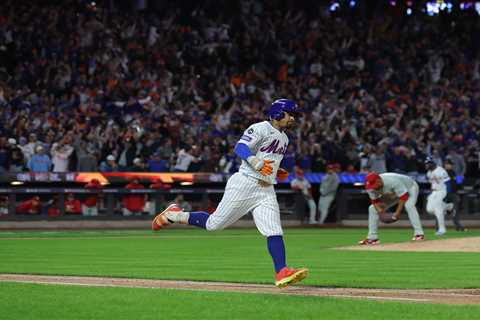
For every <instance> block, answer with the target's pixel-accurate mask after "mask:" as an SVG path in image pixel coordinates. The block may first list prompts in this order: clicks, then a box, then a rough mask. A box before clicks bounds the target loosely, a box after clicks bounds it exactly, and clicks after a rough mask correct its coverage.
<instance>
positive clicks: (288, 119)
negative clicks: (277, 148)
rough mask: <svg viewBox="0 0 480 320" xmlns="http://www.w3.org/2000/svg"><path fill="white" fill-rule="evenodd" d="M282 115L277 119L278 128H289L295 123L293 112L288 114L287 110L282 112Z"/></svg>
mask: <svg viewBox="0 0 480 320" xmlns="http://www.w3.org/2000/svg"><path fill="white" fill-rule="evenodd" d="M283 114H284V116H283V118H282V119H280V120H278V126H279V127H280V128H291V127H293V125H294V124H295V117H294V116H293V114H290V113H288V112H284V113H283Z"/></svg>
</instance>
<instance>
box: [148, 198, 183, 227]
mask: <svg viewBox="0 0 480 320" xmlns="http://www.w3.org/2000/svg"><path fill="white" fill-rule="evenodd" d="M180 212H182V208H180V207H179V206H178V205H176V204H175V203H174V204H171V205H169V206H168V207H167V208H166V209H165V210H163V211H162V212H161V213H159V214H157V215H156V216H155V218H154V219H153V220H152V230H153V231H157V230H160V229H162V228H165V227H166V226H168V225H169V224H172V223H175V221H172V220H170V219H168V215H169V214H172V213H173V214H178V213H180Z"/></svg>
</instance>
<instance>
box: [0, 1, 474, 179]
mask: <svg viewBox="0 0 480 320" xmlns="http://www.w3.org/2000/svg"><path fill="white" fill-rule="evenodd" d="M199 3H201V4H198V5H197V6H193V7H192V6H187V7H185V6H180V5H176V4H174V2H171V4H170V5H168V6H165V8H164V10H162V11H158V12H157V11H155V10H143V11H138V12H134V13H132V12H128V13H120V11H119V10H115V8H113V9H112V8H105V7H91V6H87V5H85V4H84V2H83V1H63V2H60V4H57V5H45V4H43V5H41V4H35V3H30V2H28V3H26V2H22V1H13V0H6V1H4V3H3V4H2V6H1V7H0V119H1V120H0V121H1V126H0V171H14V172H18V171H28V170H30V171H34V172H42V171H56V172H64V171H96V170H100V171H146V170H149V171H206V172H209V171H217V172H233V171H235V170H236V169H237V167H238V165H239V159H238V158H237V157H236V156H235V155H234V154H233V147H234V145H235V143H236V141H237V140H238V138H239V137H240V136H241V134H242V132H243V130H245V129H246V128H247V127H248V126H249V125H250V124H251V123H253V122H257V121H262V120H264V119H265V115H264V110H265V109H266V108H267V107H268V105H269V104H270V103H271V101H272V100H274V99H276V98H279V97H288V98H292V99H294V100H295V101H297V102H298V103H299V104H300V105H301V107H302V108H303V109H305V111H306V112H305V115H304V116H303V117H301V118H300V119H298V126H297V127H296V128H295V129H293V130H292V132H291V134H290V136H291V139H290V145H289V147H288V151H287V154H286V156H285V159H284V164H283V166H284V167H286V168H287V169H288V170H292V169H293V167H294V166H295V165H299V166H300V167H301V168H303V170H305V171H306V172H310V171H313V172H319V171H324V170H325V166H326V165H327V164H329V163H338V164H339V165H340V166H341V169H342V170H343V171H347V172H359V171H360V172H362V171H366V170H368V169H373V170H376V171H377V172H384V171H386V170H388V171H395V172H406V173H415V172H422V171H424V167H423V161H424V159H425V157H426V156H427V155H430V156H432V157H433V158H434V159H435V161H436V162H438V163H439V164H441V163H442V162H443V161H445V160H446V159H450V160H451V161H452V162H453V165H454V170H455V172H456V174H459V175H463V174H465V173H466V172H468V174H469V175H472V176H473V175H477V174H478V173H479V152H480V146H479V144H478V139H479V135H480V114H479V113H478V110H479V108H478V107H479V105H478V104H479V101H480V100H479V99H480V86H479V85H480V58H479V57H480V56H479V50H478V45H479V43H478V41H474V37H475V36H476V35H478V34H480V30H479V18H478V16H475V15H474V14H475V13H474V12H467V11H465V12H459V13H457V14H455V15H453V14H452V15H451V16H449V17H429V16H427V15H425V14H417V15H412V16H409V17H407V16H402V17H398V16H396V15H394V14H390V15H389V14H385V16H382V17H378V16H375V15H374V16H371V15H367V14H361V13H358V14H351V13H345V12H344V13H342V12H337V13H332V12H330V11H329V10H328V7H325V6H317V7H316V8H312V7H307V6H303V7H302V6H299V7H297V6H295V4H294V2H292V3H290V2H287V3H290V4H289V5H286V6H279V3H280V2H276V1H266V2H264V1H260V0H256V1H253V0H245V1H225V2H218V1H202V2H199Z"/></svg>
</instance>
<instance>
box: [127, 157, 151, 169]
mask: <svg viewBox="0 0 480 320" xmlns="http://www.w3.org/2000/svg"><path fill="white" fill-rule="evenodd" d="M128 171H129V172H145V171H147V168H145V163H143V161H142V159H140V158H135V159H133V165H132V166H131V167H130V168H129V169H128Z"/></svg>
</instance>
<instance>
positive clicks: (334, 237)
mask: <svg viewBox="0 0 480 320" xmlns="http://www.w3.org/2000/svg"><path fill="white" fill-rule="evenodd" d="M364 234H365V230H363V229H328V230H326V229H288V230H286V235H285V241H286V248H287V259H288V260H287V262H288V263H289V265H291V266H305V267H308V268H309V269H310V275H309V277H308V278H307V279H306V280H305V281H304V282H302V283H304V284H306V285H314V286H333V287H365V288H478V287H480V271H479V269H478V265H480V255H478V254H476V253H447V252H446V253H425V252H358V251H340V250H339V251H337V250H331V249H330V248H333V247H338V246H347V245H352V244H354V243H356V241H358V240H359V239H361V238H362V237H363V236H364ZM380 235H381V237H382V238H381V239H382V241H383V242H384V243H387V242H403V241H408V240H409V239H410V238H411V231H410V230H407V229H400V230H395V229H387V230H381V234H380ZM479 235H480V232H479V231H469V232H468V233H454V232H451V233H449V234H447V236H446V237H453V236H479ZM29 238H31V239H29ZM427 238H430V239H433V238H434V236H433V232H432V231H431V230H429V232H428V233H427ZM0 261H2V263H1V264H0V272H2V273H33V274H58V275H90V276H113V277H131V278H152V279H181V280H208V281H228V282H252V283H267V284H271V283H273V267H272V262H271V259H270V256H269V255H268V252H267V249H266V241H265V239H264V238H263V237H262V236H261V235H259V233H258V232H257V231H256V230H246V229H230V230H224V231H221V232H216V233H208V232H205V231H203V230H198V229H187V230H185V229H183V230H182V229H170V230H168V229H167V230H164V231H162V232H160V233H157V234H155V235H153V236H152V233H151V232H148V231H113V232H110V231H105V232H99V231H93V232H92V231H86V232H28V233H27V232H2V233H0Z"/></svg>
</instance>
